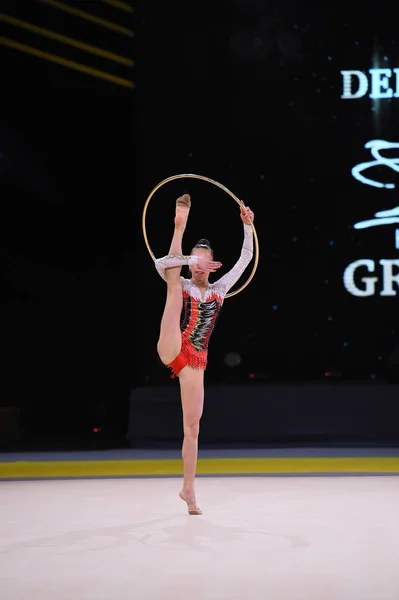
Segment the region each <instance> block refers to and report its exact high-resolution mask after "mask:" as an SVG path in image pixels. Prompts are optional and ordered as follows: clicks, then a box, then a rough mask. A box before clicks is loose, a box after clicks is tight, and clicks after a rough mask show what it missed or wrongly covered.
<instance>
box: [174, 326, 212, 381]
mask: <svg viewBox="0 0 399 600" xmlns="http://www.w3.org/2000/svg"><path fill="white" fill-rule="evenodd" d="M207 363H208V352H207V351H206V350H200V351H198V350H196V349H195V348H194V346H193V345H192V344H190V342H189V341H188V339H187V338H186V337H185V336H184V335H182V344H181V351H180V354H179V355H178V356H176V358H175V359H174V360H173V361H172V362H171V363H170V364H169V365H168V367H169V369H170V370H171V371H172V374H171V378H172V379H174V378H175V377H176V376H177V375H178V374H179V373H180V371H181V370H182V369H183V368H184V367H185V366H189V367H191V368H192V369H200V370H202V371H205V369H206V366H207Z"/></svg>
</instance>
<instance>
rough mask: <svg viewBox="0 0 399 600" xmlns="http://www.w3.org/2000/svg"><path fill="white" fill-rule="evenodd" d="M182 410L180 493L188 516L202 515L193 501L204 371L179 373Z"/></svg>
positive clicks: (188, 368) (182, 371)
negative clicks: (181, 482) (181, 473)
mask: <svg viewBox="0 0 399 600" xmlns="http://www.w3.org/2000/svg"><path fill="white" fill-rule="evenodd" d="M179 381H180V392H181V400H182V408H183V431H184V440H183V448H182V455H183V465H184V481H183V489H182V490H181V492H180V497H181V498H182V500H184V501H185V502H187V506H188V511H189V513H190V514H193V515H198V514H202V512H201V510H200V509H199V508H198V507H197V505H196V499H195V472H196V468H197V456H198V436H199V424H200V419H201V416H202V411H203V408H204V371H201V370H197V369H192V368H191V367H184V369H182V370H181V371H180V373H179Z"/></svg>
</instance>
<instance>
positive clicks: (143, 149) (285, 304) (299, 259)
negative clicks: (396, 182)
mask: <svg viewBox="0 0 399 600" xmlns="http://www.w3.org/2000/svg"><path fill="white" fill-rule="evenodd" d="M70 4H71V5H73V6H75V7H79V8H80V9H81V10H85V11H88V12H91V13H93V14H97V15H98V16H99V17H102V18H106V19H109V20H112V21H114V22H119V23H120V25H123V26H124V27H127V28H130V29H132V30H134V32H135V35H134V37H133V38H129V37H127V36H120V35H117V34H115V33H113V32H109V31H107V30H105V29H99V28H98V27H96V26H95V25H93V24H90V23H85V22H84V21H83V20H79V19H77V18H74V17H72V16H70V15H67V14H63V15H60V13H59V12H58V11H56V10H54V9H50V7H48V6H46V5H45V4H44V3H41V2H39V1H38V2H35V3H32V4H29V6H28V5H22V4H20V3H18V9H17V8H16V7H15V3H13V2H9V3H7V2H4V3H2V9H1V11H2V12H3V13H4V14H8V15H13V16H15V17H17V18H19V19H21V20H24V21H29V22H31V23H36V24H37V25H40V26H41V27H45V28H47V29H51V30H53V31H58V32H62V33H63V34H64V35H68V36H69V37H75V38H77V39H80V40H84V41H86V42H87V43H90V44H94V45H96V46H98V47H103V48H106V49H108V50H109V51H113V52H115V53H118V54H120V55H123V56H125V57H129V58H132V59H133V60H134V61H135V66H134V68H133V69H130V70H129V69H127V68H125V67H122V66H121V65H117V64H114V63H112V61H107V60H104V59H101V58H97V57H93V56H89V55H86V54H85V55H84V56H85V58H84V60H86V61H89V63H87V64H90V65H91V66H92V67H93V68H96V69H100V70H103V71H104V70H105V71H107V72H112V73H113V74H114V75H116V76H120V77H124V78H126V79H131V80H132V81H134V85H135V87H134V88H133V89H132V88H128V87H123V86H121V85H117V84H113V83H109V82H106V81H102V80H100V79H98V78H95V77H91V76H88V75H85V74H82V73H78V72H77V71H75V70H73V69H68V68H65V67H62V66H59V65H55V64H53V63H51V62H48V61H46V60H42V59H40V58H37V57H34V56H31V55H29V54H26V53H23V52H19V51H18V50H15V49H11V48H7V47H4V46H2V45H0V57H1V68H2V94H1V107H2V111H1V115H0V132H1V148H0V153H1V162H0V185H1V207H2V215H1V247H2V248H1V257H2V294H1V302H2V305H1V315H2V328H1V329H2V341H3V349H4V361H3V364H2V367H3V368H2V377H1V405H2V406H3V407H7V406H16V407H18V408H19V409H20V416H21V427H22V437H21V439H20V444H21V446H22V447H25V448H60V447H72V446H73V447H92V446H101V445H103V446H112V445H113V446H115V445H116V446H120V445H124V444H125V433H126V426H127V416H128V400H129V394H130V392H131V390H132V389H133V388H135V387H136V386H143V385H144V386H151V385H158V384H165V383H167V382H168V372H167V371H166V370H165V369H164V367H163V366H162V365H160V363H159V360H158V358H157V354H156V342H157V336H158V331H159V322H160V318H161V315H162V310H163V303H164V299H165V285H164V282H163V281H162V280H161V279H160V278H159V276H158V275H157V273H156V271H155V269H154V266H153V263H152V260H151V257H150V256H149V254H148V252H147V249H146V247H145V244H144V241H143V236H142V231H141V213H142V208H143V206H144V202H145V200H146V198H147V195H148V194H149V193H150V191H151V189H152V188H153V187H154V186H155V185H156V184H157V183H158V182H159V181H160V180H162V179H163V178H166V177H169V176H170V175H173V174H177V173H198V174H202V175H206V176H208V177H211V178H214V179H216V180H218V181H220V182H221V183H223V184H224V185H226V186H227V187H228V188H229V189H231V190H232V191H233V192H234V193H235V194H236V195H238V196H239V197H241V198H242V199H243V200H244V201H245V202H246V203H247V204H248V205H249V206H250V207H251V208H252V209H253V210H254V212H255V224H256V228H257V233H258V236H259V244H260V260H259V267H258V270H257V273H256V275H255V278H254V279H253V281H252V282H251V284H250V285H249V286H248V288H246V289H245V290H244V291H243V292H242V293H241V294H239V295H238V296H234V297H233V298H231V299H228V300H226V303H225V305H224V308H223V311H222V314H221V318H220V320H219V322H218V325H217V329H216V331H215V333H214V335H213V337H212V340H211V345H210V353H209V359H210V361H209V369H208V371H207V381H208V382H209V383H212V382H214V383H232V382H233V383H242V384H245V385H252V383H253V381H254V380H256V381H257V383H259V382H261V383H262V384H264V385H268V384H269V383H276V382H281V383H287V382H292V383H294V382H303V381H305V382H310V381H315V380H323V381H324V380H326V378H327V379H328V378H329V375H327V376H326V374H331V375H332V377H333V378H334V380H338V381H343V382H344V381H354V380H361V381H366V382H373V381H376V380H377V381H384V382H393V381H396V378H397V374H396V373H397V368H398V367H397V350H396V348H397V337H396V327H397V324H398V318H397V298H396V297H392V298H384V297H380V296H379V295H378V293H377V294H376V295H375V296H374V297H370V298H356V297H353V296H351V295H349V294H348V292H347V291H346V290H345V288H344V287H343V284H342V275H343V271H344V269H345V267H346V266H347V265H348V264H349V263H351V262H352V261H354V260H356V259H357V258H372V259H373V260H375V261H377V262H378V260H380V258H396V257H397V250H396V249H395V247H394V243H393V242H394V231H395V228H394V226H393V227H386V228H375V229H374V230H365V231H363V232H361V231H360V232H359V231H354V230H353V228H352V226H353V224H354V223H355V222H357V221H360V220H363V219H368V218H371V217H372V216H373V214H374V212H376V211H378V210H383V209H388V208H393V207H395V206H397V205H398V204H399V202H398V199H397V191H396V190H377V189H375V188H371V187H369V186H365V185H363V184H361V183H359V182H358V181H356V180H355V179H354V178H353V177H352V176H351V168H352V167H353V166H354V165H355V164H358V163H359V162H362V161H367V160H369V158H370V154H369V153H368V151H366V150H365V149H364V144H365V143H366V142H367V141H369V140H370V139H374V138H382V139H388V140H389V141H393V142H395V141H398V140H399V126H398V125H397V122H398V114H399V108H398V107H399V99H398V98H393V99H392V100H391V101H390V100H382V101H379V102H375V101H372V100H370V99H369V98H368V96H367V97H364V98H362V99H359V100H342V99H341V98H340V96H341V93H342V78H341V75H340V70H341V69H359V70H364V71H368V69H370V68H371V67H372V66H381V67H386V66H387V67H390V68H394V67H396V66H399V52H398V48H397V43H396V40H395V37H396V31H395V27H396V22H397V19H396V17H397V8H396V7H395V5H394V3H384V4H383V5H381V6H379V7H378V14H376V12H375V6H374V7H370V9H368V7H367V6H365V5H364V3H361V2H357V1H356V2H351V3H350V5H349V6H348V5H347V3H344V2H335V3H334V5H331V7H325V6H322V5H320V4H319V3H298V2H287V1H285V0H284V2H277V1H275V2H261V1H260V0H257V1H252V0H251V1H249V0H240V1H238V0H237V1H233V0H230V1H225V2H212V3H211V2H202V3H198V4H197V3H195V4H192V3H187V2H186V3H183V2H171V3H164V2H151V1H149V2H141V3H140V2H138V3H135V11H134V13H133V14H132V15H130V14H129V13H121V12H118V11H117V10H115V9H113V8H112V7H110V6H107V5H106V4H105V3H103V2H99V1H98V2H97V1H96V2H94V1H93V2H88V1H87V2H78V1H76V2H73V3H70ZM1 26H2V32H4V33H3V35H5V36H7V37H8V38H11V39H17V40H19V41H20V42H22V43H25V44H29V45H30V46H35V47H38V48H39V47H40V48H41V49H42V50H43V51H46V52H51V53H55V54H60V53H61V52H63V56H65V57H66V58H69V59H70V60H74V61H78V62H79V61H81V60H83V58H82V56H83V55H82V54H79V53H78V51H77V50H72V49H70V48H68V47H64V46H63V45H62V44H58V43H56V42H53V41H51V40H46V39H44V38H42V37H40V36H35V35H34V34H31V33H29V32H26V31H25V32H24V31H23V29H21V28H18V27H14V26H11V25H9V24H4V23H1ZM377 63H378V64H377ZM378 176H379V177H381V180H383V179H384V177H389V178H390V179H389V180H392V177H394V173H393V171H389V172H388V173H384V172H381V173H378ZM184 191H188V192H189V193H190V194H191V195H192V204H193V208H192V211H191V218H190V223H189V226H188V228H187V232H186V238H185V244H186V247H185V248H184V249H185V250H186V251H187V252H189V251H190V249H191V247H192V245H193V243H194V242H196V241H197V239H198V238H199V237H207V238H208V239H210V240H211V242H212V245H213V247H214V249H215V253H216V257H217V258H219V259H220V260H222V262H223V264H224V269H228V268H229V267H230V266H232V265H233V264H234V262H235V260H236V259H237V257H238V255H239V252H240V247H241V243H242V226H241V221H240V219H239V213H238V208H237V206H236V205H235V203H233V201H232V200H231V199H230V198H229V197H228V196H227V195H225V194H224V193H223V192H222V191H220V190H217V189H216V188H213V187H212V186H210V185H209V184H206V183H203V182H196V181H193V180H187V181H186V182H178V183H173V184H169V185H168V186H165V187H164V188H162V190H160V191H159V192H158V193H157V194H156V195H155V196H154V198H153V200H152V202H151V204H150V207H149V211H148V219H147V227H148V235H149V239H150V243H151V247H152V249H153V251H154V253H155V255H157V256H160V255H164V254H166V253H167V250H168V246H169V242H170V237H171V234H172V231H173V211H174V203H175V199H176V197H177V196H178V195H180V194H181V193H182V192H184ZM248 273H249V271H248ZM377 289H379V288H377ZM229 352H235V353H238V354H239V355H240V357H241V363H240V365H239V366H238V367H236V368H230V367H228V366H227V365H226V363H225V356H226V354H228V353H229ZM93 428H99V429H100V431H99V432H97V433H94V432H93Z"/></svg>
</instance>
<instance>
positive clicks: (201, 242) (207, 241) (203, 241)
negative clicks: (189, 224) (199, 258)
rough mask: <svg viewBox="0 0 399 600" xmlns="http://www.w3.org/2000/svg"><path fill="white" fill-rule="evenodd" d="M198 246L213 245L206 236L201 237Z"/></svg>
mask: <svg viewBox="0 0 399 600" xmlns="http://www.w3.org/2000/svg"><path fill="white" fill-rule="evenodd" d="M196 246H197V247H198V246H208V248H210V247H211V243H210V241H209V240H206V239H205V238H201V239H200V240H199V241H198V242H197V243H196Z"/></svg>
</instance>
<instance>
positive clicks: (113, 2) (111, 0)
mask: <svg viewBox="0 0 399 600" xmlns="http://www.w3.org/2000/svg"><path fill="white" fill-rule="evenodd" d="M103 2H105V3H106V4H109V5H110V6H114V7H115V8H119V10H124V11H125V12H128V13H132V12H133V6H130V4H126V2H120V1H119V0H103Z"/></svg>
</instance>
